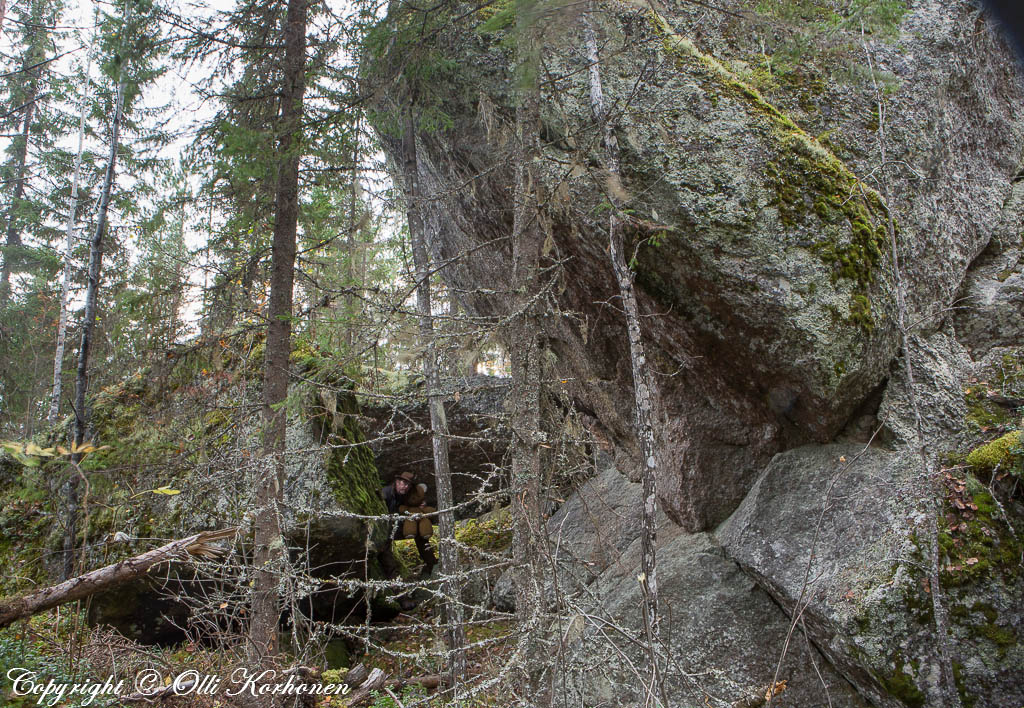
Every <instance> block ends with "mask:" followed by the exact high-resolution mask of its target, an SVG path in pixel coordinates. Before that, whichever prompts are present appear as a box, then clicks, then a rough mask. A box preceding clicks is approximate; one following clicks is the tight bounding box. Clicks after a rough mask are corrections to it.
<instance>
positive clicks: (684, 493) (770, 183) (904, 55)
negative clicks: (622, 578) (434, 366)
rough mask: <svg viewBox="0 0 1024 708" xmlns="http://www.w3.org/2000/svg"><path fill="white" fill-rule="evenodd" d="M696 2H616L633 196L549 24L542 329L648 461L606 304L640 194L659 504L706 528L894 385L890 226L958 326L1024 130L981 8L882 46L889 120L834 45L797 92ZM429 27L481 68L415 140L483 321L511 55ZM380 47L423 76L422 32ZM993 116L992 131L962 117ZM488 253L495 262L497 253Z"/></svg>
mask: <svg viewBox="0 0 1024 708" xmlns="http://www.w3.org/2000/svg"><path fill="white" fill-rule="evenodd" d="M682 7H683V8H684V9H666V10H664V14H663V15H658V14H651V13H650V12H639V11H634V10H632V9H631V8H630V7H623V8H622V9H621V10H619V11H617V12H601V13H595V17H594V21H595V23H596V24H597V25H598V28H597V29H598V33H599V37H600V40H601V41H602V42H603V45H602V46H603V47H604V51H605V53H606V56H605V57H604V59H603V61H602V64H601V70H602V76H603V81H604V84H605V92H606V93H607V94H608V99H607V100H608V101H609V102H610V103H611V104H612V105H615V106H616V107H617V108H616V110H617V113H616V119H617V124H616V132H617V135H618V140H619V143H620V145H621V146H622V151H623V155H622V162H623V166H622V172H623V174H622V180H621V184H612V185H609V184H608V183H607V179H606V174H605V172H604V170H603V166H602V158H601V152H600V150H599V149H598V136H597V131H596V130H595V126H594V124H593V121H592V119H591V117H590V112H589V94H588V92H589V87H588V83H587V71H586V66H587V63H586V58H585V56H584V55H583V53H582V52H581V51H579V50H578V49H577V48H579V47H581V46H583V39H582V34H581V23H580V21H579V18H578V17H576V16H573V15H570V14H566V15H565V16H562V17H558V18H557V19H554V20H553V21H552V23H551V27H552V28H555V27H557V29H558V38H557V39H555V38H554V36H552V37H551V38H550V42H549V44H548V45H547V46H546V54H545V62H546V67H547V71H548V72H549V80H548V81H547V82H546V83H545V85H544V86H545V88H544V90H545V92H547V93H546V100H545V101H544V104H543V105H545V106H547V107H548V108H547V109H546V112H545V113H544V114H543V116H542V120H543V126H542V136H543V138H544V157H545V160H544V161H543V163H542V165H541V166H540V167H539V169H540V170H541V172H542V174H543V179H542V184H540V185H538V191H539V192H540V195H541V197H542V202H543V204H544V207H543V213H542V216H541V222H542V225H543V227H544V229H545V230H546V231H547V233H548V235H549V240H548V248H547V255H548V257H549V258H550V259H551V261H552V262H553V261H554V260H555V259H557V260H558V261H559V262H560V263H561V264H562V265H561V269H560V270H558V271H557V275H555V276H553V277H554V278H555V280H556V283H555V287H554V289H553V291H554V292H555V293H556V295H555V296H554V297H555V299H556V300H557V308H558V311H559V312H562V313H565V315H564V316H562V317H551V318H548V320H547V322H546V324H545V327H546V329H545V334H546V335H547V337H548V343H549V345H550V348H551V350H552V351H553V352H554V354H555V356H556V357H557V361H555V362H554V364H553V366H554V367H555V370H556V371H555V375H556V376H558V377H559V378H562V379H566V380H568V381H570V382H572V383H571V384H570V386H572V387H573V391H572V392H573V395H574V396H575V398H576V399H577V400H578V401H579V403H580V406H581V407H582V408H583V409H584V410H585V411H587V412H589V413H591V414H592V415H593V417H594V418H595V419H596V420H597V421H598V428H599V430H600V433H601V434H602V435H603V436H605V437H607V438H609V439H610V440H612V442H613V443H614V444H615V447H616V450H617V452H618V453H619V454H620V455H622V456H624V457H623V459H622V460H620V466H622V467H623V468H624V469H627V468H629V467H630V466H631V465H630V457H631V456H632V455H635V445H634V443H633V440H632V435H631V433H630V432H629V431H630V414H629V411H630V410H631V402H632V398H631V394H629V390H630V388H631V386H630V378H629V376H630V374H629V367H628V366H627V365H626V364H627V362H628V351H627V349H626V342H627V339H626V337H625V335H624V330H623V327H622V325H621V322H620V318H619V316H618V315H617V314H616V311H615V309H614V308H610V307H608V306H607V304H606V303H608V302H610V301H611V300H612V298H613V297H614V294H615V288H614V284H613V280H612V277H611V271H610V267H609V265H608V262H607V255H606V253H605V244H606V240H607V238H606V233H605V222H606V219H605V218H604V216H603V214H604V213H605V209H604V207H603V204H604V203H605V202H606V199H605V196H604V194H605V189H606V188H608V189H615V190H619V191H621V195H620V196H621V197H622V198H624V199H626V201H627V203H628V205H629V208H630V210H631V212H630V213H631V221H630V223H629V225H628V230H629V233H628V236H629V238H630V239H631V240H632V246H633V248H634V249H635V253H636V258H635V262H636V273H637V281H638V284H639V286H640V293H639V296H640V304H641V309H642V312H643V313H644V314H646V315H648V317H645V319H644V326H645V332H644V335H645V338H646V340H647V344H648V347H649V357H650V358H651V360H652V361H654V362H655V365H656V368H657V369H658V371H659V372H660V373H661V374H663V375H662V376H659V377H657V389H658V390H657V398H658V400H659V401H660V407H661V408H660V412H661V415H662V418H663V423H662V425H660V426H659V428H658V433H657V435H658V443H659V447H660V450H661V452H662V460H661V466H660V469H661V470H662V472H660V476H659V480H658V483H659V490H660V500H661V502H662V504H663V506H664V508H665V509H666V510H667V511H668V512H669V514H670V515H671V516H672V518H673V519H674V520H676V521H677V522H678V523H680V524H682V525H683V526H684V527H686V528H688V529H690V530H701V529H708V528H711V527H713V526H714V525H715V524H717V523H719V522H720V521H722V520H723V519H725V518H726V517H727V516H728V515H729V513H731V512H732V511H733V510H734V509H735V508H736V506H737V505H738V504H739V502H740V501H741V500H742V499H743V497H744V495H745V494H746V493H747V491H748V490H749V488H750V486H751V485H752V484H753V481H754V480H755V479H756V476H757V473H758V470H759V469H760V468H761V467H762V466H763V465H764V464H765V463H766V462H767V461H768V460H769V459H770V458H771V456H772V455H773V454H775V453H776V452H778V451H780V450H782V449H786V448H789V447H792V446H795V445H800V444H804V443H808V442H826V441H828V440H829V439H831V438H832V437H834V436H835V435H836V434H837V433H838V432H839V431H840V430H841V429H842V428H843V427H844V425H846V423H847V422H848V421H849V419H850V417H851V416H852V415H854V413H855V412H856V411H857V409H858V407H859V406H860V405H861V404H862V403H863V401H864V400H865V399H866V398H867V397H868V395H869V394H870V393H871V392H872V391H873V390H874V389H876V387H877V386H879V385H880V383H881V382H882V381H884V380H885V379H886V377H887V376H888V375H889V366H890V362H891V361H892V359H893V357H894V355H895V354H896V348H897V337H896V329H895V318H894V308H895V298H894V294H893V292H894V291H893V286H894V281H893V275H892V254H891V248H890V240H889V235H888V229H889V228H890V220H889V216H890V214H891V215H892V217H893V223H892V227H893V228H894V229H895V230H896V234H897V237H898V240H899V249H898V254H899V257H900V258H901V259H902V260H903V261H905V263H906V268H905V272H904V284H905V286H906V288H907V292H908V296H907V300H908V306H909V307H910V315H909V316H910V317H911V318H912V319H914V320H915V321H917V320H918V319H919V318H923V326H924V329H925V333H928V332H930V331H931V330H932V329H934V328H935V327H936V326H937V325H938V320H937V319H936V318H935V317H933V315H934V314H935V313H939V312H941V311H943V310H944V308H946V307H947V306H948V305H949V303H950V302H951V300H952V298H953V297H954V295H955V294H956V292H957V290H958V288H959V287H960V282H961V280H962V278H963V275H964V273H965V271H966V269H967V266H968V264H969V263H971V261H972V260H973V259H974V258H975V257H976V256H977V255H978V254H979V253H980V252H981V251H982V250H983V248H984V247H985V245H986V243H988V241H989V239H990V237H991V235H992V233H993V230H994V229H996V227H997V226H998V222H999V219H1000V212H1001V207H1002V205H1003V203H1004V201H1005V200H1006V198H1007V196H1008V194H1009V192H1010V185H1011V182H1010V180H1011V178H1012V176H1013V174H1014V169H1015V167H1016V165H1017V161H1018V159H1019V156H1020V151H1021V145H1022V142H1021V134H1022V129H1021V121H1020V115H1019V112H1017V111H1016V110H1015V109H1014V108H1013V106H1014V105H1015V104H1014V101H1017V100H1019V97H1020V89H1019V84H1018V82H1017V77H1016V76H1014V73H1013V69H1012V67H1011V64H1010V61H1009V58H1008V55H1007V54H1006V52H1005V50H1004V49H1003V48H1002V47H1001V45H1000V44H999V42H998V41H997V40H995V39H994V38H992V37H991V36H990V35H989V34H988V33H987V32H973V31H969V30H968V29H967V28H968V27H969V26H971V22H970V20H969V12H968V10H967V9H966V8H965V7H963V6H961V5H959V4H957V3H954V2H952V0H950V1H949V2H932V3H921V4H919V5H915V6H914V7H912V8H910V9H908V10H907V11H906V12H905V13H903V14H899V15H898V17H897V19H896V20H891V21H890V24H889V25H888V26H886V27H884V28H880V29H879V30H878V31H877V32H876V33H875V35H874V37H873V39H872V40H871V42H870V43H869V44H868V45H865V48H866V49H867V50H868V52H869V53H870V56H871V59H870V61H871V62H873V63H872V66H876V65H877V67H880V69H879V70H884V71H886V72H890V74H887V77H891V78H887V80H888V81H889V83H888V84H887V87H886V94H885V99H884V100H885V102H886V105H885V109H884V115H882V116H881V118H882V121H881V123H880V121H879V114H878V111H877V103H876V93H875V91H876V87H875V85H874V84H872V82H871V81H870V80H863V79H857V78H856V77H855V76H854V75H852V74H842V76H840V73H841V72H833V73H832V74H829V73H828V70H827V69H823V68H822V67H826V66H832V65H834V64H835V62H836V61H837V60H836V58H835V57H834V56H832V55H829V54H827V53H826V54H825V55H823V56H821V57H814V56H813V50H812V58H811V59H809V60H808V61H807V62H806V67H805V69H802V70H801V71H798V72H796V73H795V74H792V75H791V76H790V80H791V81H792V83H793V85H792V86H786V85H781V86H780V85H779V83H778V82H771V81H766V82H765V81H760V80H759V79H758V74H757V73H756V72H754V71H753V70H752V69H751V64H752V63H754V62H760V61H761V59H760V58H759V51H755V50H754V49H753V47H755V46H757V44H756V43H755V42H753V41H752V40H751V41H750V42H747V41H746V40H748V39H751V38H750V37H749V34H750V29H749V28H745V27H744V26H742V25H740V26H737V23H734V22H725V23H719V25H714V24H713V23H710V22H709V21H708V20H707V18H706V17H705V13H697V12H696V11H693V10H692V9H687V8H688V6H685V5H684V6H682ZM737 9H740V10H743V9H744V8H743V6H742V5H739V6H738V8H737ZM395 13H396V15H395V17H393V18H392V20H393V23H394V25H393V26H398V25H400V24H401V20H400V19H396V18H397V17H398V15H400V11H398V10H395ZM383 27H384V30H383V31H386V30H387V28H388V27H389V25H388V24H387V23H385V24H384V25H383ZM883 29H884V31H883ZM730 32H731V33H732V34H730ZM499 35H500V33H499ZM431 36H432V37H434V38H435V39H434V41H433V44H432V45H431V50H432V51H436V52H438V53H439V54H440V55H441V56H443V57H444V58H446V59H450V60H452V61H453V62H454V63H455V64H457V65H458V67H459V71H458V72H452V74H451V75H450V76H449V75H445V77H444V79H445V80H444V81H439V82H437V84H438V87H439V88H438V87H435V88H436V90H435V92H434V93H433V94H432V97H431V99H430V101H432V103H429V104H426V105H423V106H421V107H420V108H421V110H422V112H423V113H424V114H429V115H437V114H438V113H441V114H443V115H444V117H445V121H446V127H443V128H437V127H436V126H437V121H433V122H432V121H429V120H427V119H426V118H424V120H423V125H424V127H423V129H422V130H421V131H420V132H419V134H418V136H417V140H418V145H419V147H418V151H417V152H418V163H419V180H420V184H421V186H422V187H423V188H424V190H425V191H426V193H427V196H428V199H427V200H426V202H425V204H424V211H425V214H426V218H427V222H428V224H429V227H430V228H429V229H428V236H429V238H430V247H431V249H432V251H433V255H434V257H435V258H436V259H438V261H439V262H440V261H444V262H446V263H449V265H446V266H445V268H444V269H443V270H442V275H443V277H445V278H446V279H447V280H448V282H449V283H450V284H451V285H452V286H453V288H454V290H455V291H456V292H458V293H460V294H461V295H462V299H463V300H464V302H463V305H464V306H465V307H466V309H467V310H469V311H470V312H473V313H474V314H477V315H480V316H500V315H501V314H502V313H503V309H502V305H501V301H502V298H501V297H500V293H501V292H503V291H504V290H505V289H506V288H507V286H508V284H509V283H508V274H509V273H510V272H511V267H510V258H511V248H510V245H509V241H508V235H509V233H510V232H511V213H512V203H511V190H510V189H508V185H509V184H511V183H512V171H511V167H510V165H509V155H510V149H511V136H512V120H513V114H514V107H513V102H512V92H511V90H510V86H511V79H510V72H509V66H510V53H509V50H508V48H507V45H506V44H504V43H502V42H500V41H498V39H499V37H494V36H492V35H487V34H482V33H480V32H478V31H476V29H474V28H473V27H468V26H466V25H465V24H460V23H454V22H453V23H450V24H448V25H445V24H444V23H443V22H442V23H441V27H440V28H438V29H437V31H436V32H434V33H433V34H432V35H431ZM851 41H857V42H859V41H860V40H859V39H855V38H851ZM380 44H381V46H385V47H391V48H390V49H387V50H381V54H382V56H380V57H377V60H376V61H375V62H371V68H370V69H368V70H367V71H368V77H370V79H371V80H372V81H373V82H374V85H375V86H384V87H385V88H384V89H383V90H384V91H387V90H388V89H387V88H386V87H387V86H389V85H393V84H389V80H390V79H392V78H394V77H391V76H387V75H385V74H386V71H385V70H383V69H375V68H373V67H374V66H377V67H383V66H404V65H406V64H405V62H404V61H403V60H402V58H401V57H399V56H396V54H395V53H396V51H397V50H395V49H394V46H401V43H400V42H397V43H392V44H391V45H389V44H388V43H387V42H381V43H380ZM839 61H840V64H841V65H843V66H847V65H854V66H857V67H859V66H860V65H861V64H862V63H863V62H864V61H867V59H864V55H863V52H861V53H860V54H859V55H858V58H856V59H854V58H850V57H846V56H843V57H841V58H840V60H839ZM828 62H832V64H829V63H828ZM374 72H376V73H374ZM816 72H817V73H816ZM794 76H795V77H797V78H800V79H801V80H802V81H804V82H805V83H807V84H809V85H810V86H811V87H813V89H812V90H809V89H808V86H803V88H800V86H799V81H798V80H797V79H794V78H793V77H794ZM801 77H802V78H801ZM843 77H845V78H843ZM759 85H761V87H762V88H763V89H764V91H762V90H760V88H758V86H759ZM395 95H404V94H399V93H396V94H395ZM378 105H379V106H380V107H381V108H382V109H383V110H385V111H392V110H393V109H395V108H396V105H397V99H396V100H395V101H392V100H391V99H389V98H388V96H387V95H379V96H378ZM403 110H404V108H403ZM873 116H874V117H873ZM885 121H888V123H885ZM976 123H980V125H979V130H978V137H977V138H972V139H967V138H965V137H962V136H961V135H960V133H959V132H956V131H950V130H948V129H946V127H945V126H947V125H953V124H956V125H966V124H976ZM803 125H806V126H807V129H804V128H802V127H801V126H803ZM378 128H379V130H380V134H381V137H382V140H383V142H384V145H385V147H386V149H387V151H388V153H389V156H390V158H391V159H392V162H393V164H395V165H404V164H406V160H405V157H406V156H405V155H404V154H402V147H401V141H400V140H397V139H396V138H395V136H394V133H393V131H391V130H389V128H388V126H387V125H386V124H385V122H384V121H383V120H382V121H380V123H379V125H378ZM882 129H884V132H882ZM816 134H817V135H827V136H828V137H827V138H823V139H821V140H819V139H817V138H815V137H812V135H816ZM882 137H884V139H885V141H886V145H885V147H886V150H887V153H886V154H887V159H895V160H901V161H902V164H904V165H906V166H907V167H908V168H909V171H912V172H914V173H916V174H918V175H922V176H926V177H927V178H926V179H924V180H921V181H915V182H914V183H913V186H912V188H906V184H907V183H906V181H905V177H904V176H902V175H895V174H889V173H887V172H886V173H882V176H883V177H884V179H880V178H879V174H880V172H879V170H878V169H876V168H877V166H878V163H879V161H880V159H881V158H880V155H881V154H880V153H879V152H878V149H877V147H876V146H877V145H878V144H879V141H880V139H881V138H882ZM869 174H870V175H872V176H873V179H872V180H871V181H869V182H865V181H863V179H864V178H865V176H867V175H869ZM896 180H902V181H899V183H898V189H897V188H896V185H894V181H896ZM964 190H966V195H965V192H964ZM882 192H886V193H892V194H893V195H894V196H893V197H892V203H891V204H886V200H885V199H884V198H883V196H882V194H881V193H882ZM481 248H486V249H487V257H486V258H481V257H474V255H473V254H475V253H479V251H480V249H481ZM633 463H634V464H635V460H633Z"/></svg>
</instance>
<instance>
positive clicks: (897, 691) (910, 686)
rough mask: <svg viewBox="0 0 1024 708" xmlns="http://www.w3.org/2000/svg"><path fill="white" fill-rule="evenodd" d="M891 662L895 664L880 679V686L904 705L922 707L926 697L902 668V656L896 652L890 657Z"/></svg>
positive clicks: (915, 707)
mask: <svg viewBox="0 0 1024 708" xmlns="http://www.w3.org/2000/svg"><path fill="white" fill-rule="evenodd" d="M892 662H893V663H894V664H895V670H894V671H893V673H892V674H890V675H889V676H887V677H885V678H883V679H882V681H881V683H882V686H883V687H884V688H885V690H886V691H887V692H888V693H889V695H890V696H892V697H893V698H897V699H899V700H900V701H902V702H903V704H904V705H906V706H910V708H924V705H925V703H926V702H927V699H926V697H925V695H924V693H922V692H921V689H919V688H918V687H917V685H916V684H915V683H914V679H913V677H911V676H910V675H909V674H907V673H906V672H905V671H904V670H903V668H904V662H903V656H902V655H901V654H896V655H895V656H894V657H893V658H892Z"/></svg>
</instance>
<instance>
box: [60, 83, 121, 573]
mask: <svg viewBox="0 0 1024 708" xmlns="http://www.w3.org/2000/svg"><path fill="white" fill-rule="evenodd" d="M123 108H124V78H123V77H122V78H121V79H120V80H119V81H118V84H117V94H116V96H115V98H114V121H113V125H112V127H111V135H110V152H109V153H108V154H107V169H106V172H105V174H104V175H103V189H102V191H101V193H100V202H99V206H98V208H97V212H96V231H95V232H94V233H93V237H92V241H91V242H90V244H89V276H88V283H87V285H86V290H85V313H84V315H83V316H82V340H81V343H80V344H79V346H78V370H77V372H76V375H75V428H74V435H73V440H74V443H75V446H76V447H77V446H79V445H81V444H82V442H83V441H84V440H85V433H86V430H87V429H88V426H89V412H88V411H87V410H86V406H85V396H86V393H87V392H88V389H89V352H90V350H91V348H92V335H93V330H94V329H95V327H96V299H97V296H98V294H99V289H100V266H101V264H102V261H103V236H104V235H105V234H106V231H107V210H108V208H109V207H110V192H111V190H112V189H113V184H114V175H115V173H116V169H117V148H118V143H119V141H120V137H121V111H122V110H123ZM79 459H80V456H78V455H75V456H73V457H72V461H73V462H75V463H77V462H78V461H79ZM65 497H66V499H67V518H66V523H65V529H64V573H63V577H64V579H67V578H70V577H71V576H72V575H74V570H75V536H76V535H77V525H78V478H77V477H75V476H71V477H69V478H68V481H67V483H66V485H65Z"/></svg>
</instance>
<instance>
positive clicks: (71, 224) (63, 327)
mask: <svg viewBox="0 0 1024 708" xmlns="http://www.w3.org/2000/svg"><path fill="white" fill-rule="evenodd" d="M93 41H95V32H94V34H93ZM91 70H92V46H90V47H89V52H88V55H87V58H86V62H85V84H84V85H83V87H82V105H81V109H80V112H79V116H78V151H77V152H76V153H75V171H74V172H73V173H72V176H71V198H70V200H69V202H68V221H67V226H66V227H65V231H66V236H67V240H66V243H65V247H64V248H65V250H64V275H63V278H62V280H61V286H60V317H59V319H58V321H57V347H56V350H55V351H54V355H53V393H52V394H51V395H50V411H49V413H48V414H47V416H46V419H47V420H48V421H49V422H51V423H53V422H54V421H55V420H57V416H58V415H59V414H60V394H61V383H62V382H61V370H62V369H63V368H64V366H63V363H64V343H65V340H66V338H67V333H68V296H69V293H70V292H71V259H72V254H73V253H74V248H75V212H77V211H78V180H79V177H80V175H81V173H82V147H83V143H84V141H85V114H86V113H87V108H88V102H89V74H90V72H91Z"/></svg>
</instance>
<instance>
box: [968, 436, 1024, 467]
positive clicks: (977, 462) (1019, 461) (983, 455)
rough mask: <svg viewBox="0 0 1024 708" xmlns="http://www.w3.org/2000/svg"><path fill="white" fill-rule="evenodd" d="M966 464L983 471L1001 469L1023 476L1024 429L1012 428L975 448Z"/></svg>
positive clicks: (969, 454)
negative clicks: (1012, 429)
mask: <svg viewBox="0 0 1024 708" xmlns="http://www.w3.org/2000/svg"><path fill="white" fill-rule="evenodd" d="M967 464H969V465H970V466H971V467H974V468H976V469H978V470H979V471H983V472H995V471H996V470H1002V471H1005V472H1012V473H1013V474H1015V475H1016V476H1018V477H1021V478H1024V431H1021V430H1014V431H1012V432H1009V433H1006V434H1005V435H1003V436H1002V437H999V438H996V439H995V440H993V441H991V442H989V443H986V444H984V445H982V446H980V447H978V448H975V449H974V450H972V451H971V452H970V453H968V454H967Z"/></svg>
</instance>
